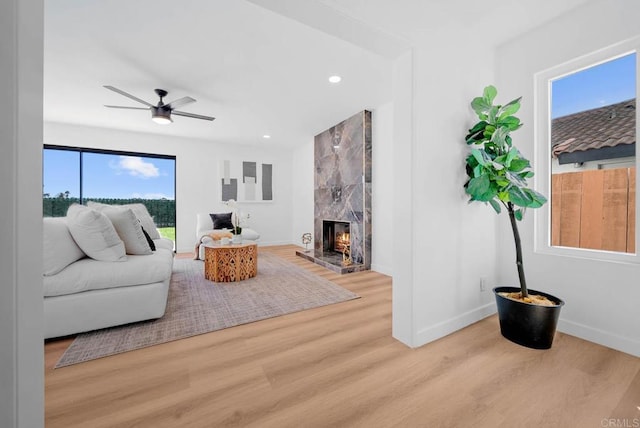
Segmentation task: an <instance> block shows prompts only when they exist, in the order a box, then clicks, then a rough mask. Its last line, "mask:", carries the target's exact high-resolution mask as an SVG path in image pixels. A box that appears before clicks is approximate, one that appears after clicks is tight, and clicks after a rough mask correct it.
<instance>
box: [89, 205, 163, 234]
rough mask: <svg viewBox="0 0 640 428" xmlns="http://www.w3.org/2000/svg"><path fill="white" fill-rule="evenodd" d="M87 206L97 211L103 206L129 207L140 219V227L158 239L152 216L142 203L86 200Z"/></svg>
mask: <svg viewBox="0 0 640 428" xmlns="http://www.w3.org/2000/svg"><path fill="white" fill-rule="evenodd" d="M87 206H88V207H89V208H93V209H96V210H98V211H100V210H102V209H104V208H105V207H114V206H117V207H124V208H131V210H132V211H133V212H134V214H135V215H136V217H138V220H140V224H141V225H142V227H144V230H146V231H147V233H148V234H149V236H150V237H151V239H160V233H159V232H158V229H157V228H156V224H155V223H154V222H153V217H151V215H150V214H149V211H147V207H145V206H144V204H126V205H108V204H102V203H100V202H94V201H89V202H87Z"/></svg>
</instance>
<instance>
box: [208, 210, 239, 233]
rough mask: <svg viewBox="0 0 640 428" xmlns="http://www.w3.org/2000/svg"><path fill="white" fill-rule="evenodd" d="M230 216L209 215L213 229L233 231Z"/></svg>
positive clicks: (225, 214)
mask: <svg viewBox="0 0 640 428" xmlns="http://www.w3.org/2000/svg"><path fill="white" fill-rule="evenodd" d="M231 214H232V213H224V214H209V215H210V216H211V221H212V222H213V228H214V229H233V223H231Z"/></svg>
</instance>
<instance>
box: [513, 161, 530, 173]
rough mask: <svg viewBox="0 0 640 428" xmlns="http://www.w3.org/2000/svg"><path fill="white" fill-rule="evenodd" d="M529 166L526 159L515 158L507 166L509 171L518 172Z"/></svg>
mask: <svg viewBox="0 0 640 428" xmlns="http://www.w3.org/2000/svg"><path fill="white" fill-rule="evenodd" d="M529 166H530V163H529V161H528V160H527V159H525V158H516V159H514V160H512V161H511V163H510V164H509V171H513V172H519V171H522V170H523V169H525V168H528V167H529Z"/></svg>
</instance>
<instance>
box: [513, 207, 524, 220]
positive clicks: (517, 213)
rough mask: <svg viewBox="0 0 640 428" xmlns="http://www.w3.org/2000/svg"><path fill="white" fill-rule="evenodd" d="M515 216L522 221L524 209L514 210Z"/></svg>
mask: <svg viewBox="0 0 640 428" xmlns="http://www.w3.org/2000/svg"><path fill="white" fill-rule="evenodd" d="M513 215H514V217H515V218H516V220H518V221H520V220H522V210H519V209H518V210H515V211H514V212H513Z"/></svg>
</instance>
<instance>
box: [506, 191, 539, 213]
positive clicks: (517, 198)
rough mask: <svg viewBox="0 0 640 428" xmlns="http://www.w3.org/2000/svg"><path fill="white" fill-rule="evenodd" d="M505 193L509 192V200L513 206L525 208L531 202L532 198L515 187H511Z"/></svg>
mask: <svg viewBox="0 0 640 428" xmlns="http://www.w3.org/2000/svg"><path fill="white" fill-rule="evenodd" d="M507 191H508V192H509V199H510V200H511V202H513V204H514V205H517V206H519V207H525V208H526V207H528V206H529V205H530V204H531V203H532V202H533V198H532V197H531V196H530V195H529V194H528V193H526V192H523V191H522V189H520V188H519V187H517V186H512V187H510V188H509V190H507Z"/></svg>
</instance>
